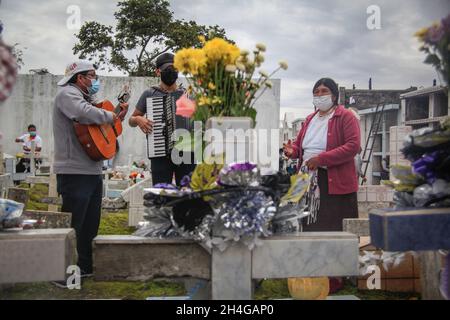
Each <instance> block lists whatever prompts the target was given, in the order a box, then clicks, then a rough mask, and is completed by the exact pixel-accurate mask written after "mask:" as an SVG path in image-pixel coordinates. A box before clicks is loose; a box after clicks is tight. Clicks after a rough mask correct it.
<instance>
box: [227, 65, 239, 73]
mask: <svg viewBox="0 0 450 320" xmlns="http://www.w3.org/2000/svg"><path fill="white" fill-rule="evenodd" d="M236 70H237V68H236V66H235V65H234V64H228V65H227V66H226V67H225V71H226V72H229V73H235V72H236Z"/></svg>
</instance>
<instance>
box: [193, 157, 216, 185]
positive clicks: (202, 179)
mask: <svg viewBox="0 0 450 320" xmlns="http://www.w3.org/2000/svg"><path fill="white" fill-rule="evenodd" d="M219 163H223V162H219ZM222 168H223V165H222V164H217V163H216V162H212V161H206V162H204V163H201V164H199V165H197V167H196V168H195V170H194V172H193V173H192V179H191V188H192V190H194V191H203V190H211V189H215V188H216V187H217V185H216V181H217V177H218V176H219V173H220V170H222Z"/></svg>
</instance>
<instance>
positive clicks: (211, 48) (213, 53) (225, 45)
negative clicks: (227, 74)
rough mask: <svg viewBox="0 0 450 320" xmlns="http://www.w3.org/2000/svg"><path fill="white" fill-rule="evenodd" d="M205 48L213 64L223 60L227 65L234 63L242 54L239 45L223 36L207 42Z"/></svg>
mask: <svg viewBox="0 0 450 320" xmlns="http://www.w3.org/2000/svg"><path fill="white" fill-rule="evenodd" d="M203 50H204V51H205V55H206V57H207V58H208V60H209V61H210V62H211V64H214V63H216V62H220V61H223V62H224V64H225V65H227V64H234V63H235V62H236V59H237V58H238V57H239V56H240V54H241V51H240V50H239V48H238V47H236V46H235V45H233V44H231V43H229V42H227V41H226V40H224V39H221V38H214V39H212V40H210V41H208V42H206V44H205V46H204V48H203Z"/></svg>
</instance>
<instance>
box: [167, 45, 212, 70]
mask: <svg viewBox="0 0 450 320" xmlns="http://www.w3.org/2000/svg"><path fill="white" fill-rule="evenodd" d="M205 65H206V55H205V52H204V51H203V50H202V49H193V48H188V49H182V50H180V51H178V52H177V54H176V55H175V60H174V67H175V68H176V69H177V70H178V71H180V72H181V73H183V74H192V75H194V76H195V75H198V73H199V71H200V70H201V69H202V68H203V67H204V66H205Z"/></svg>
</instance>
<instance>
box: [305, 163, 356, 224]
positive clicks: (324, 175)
mask: <svg viewBox="0 0 450 320" xmlns="http://www.w3.org/2000/svg"><path fill="white" fill-rule="evenodd" d="M317 183H318V185H319V189H320V206H319V212H318V214H317V219H316V222H315V223H312V224H309V225H308V224H307V220H308V219H303V221H302V223H303V231H306V232H325V231H342V220H344V219H350V218H354V219H356V218H358V195H357V193H356V192H354V193H350V194H343V195H330V194H328V171H327V170H325V169H321V168H319V169H318V181H317Z"/></svg>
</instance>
